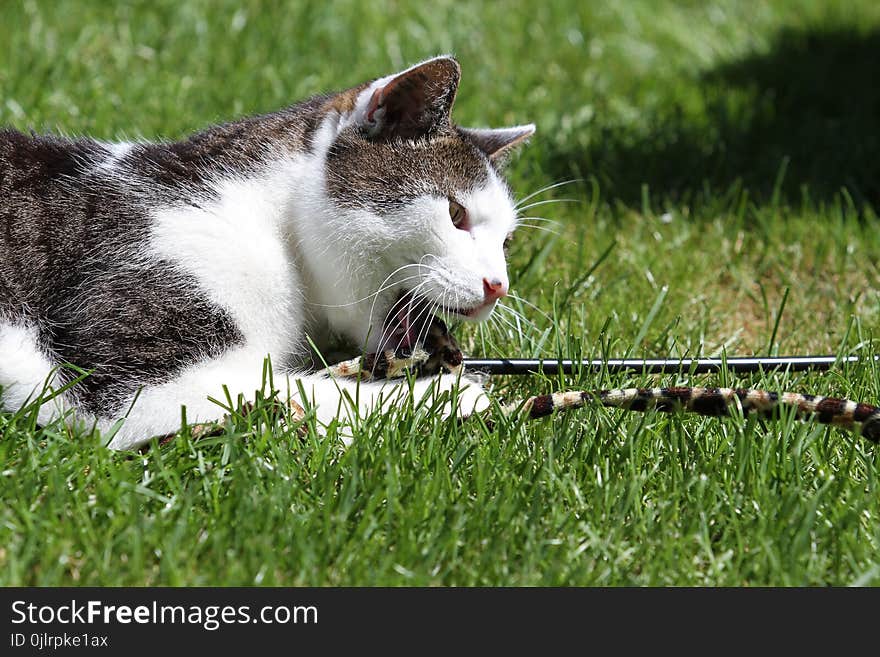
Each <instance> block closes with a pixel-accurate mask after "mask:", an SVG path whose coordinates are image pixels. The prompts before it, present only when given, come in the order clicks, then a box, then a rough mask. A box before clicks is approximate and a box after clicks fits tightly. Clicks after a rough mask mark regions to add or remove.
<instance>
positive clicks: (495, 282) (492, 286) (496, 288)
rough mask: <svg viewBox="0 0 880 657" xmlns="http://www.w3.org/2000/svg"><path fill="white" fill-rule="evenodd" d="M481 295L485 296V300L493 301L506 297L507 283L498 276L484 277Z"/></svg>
mask: <svg viewBox="0 0 880 657" xmlns="http://www.w3.org/2000/svg"><path fill="white" fill-rule="evenodd" d="M483 295H484V296H485V298H486V301H495V299H500V298H501V297H506V296H507V283H505V282H504V281H502V280H501V279H500V278H484V279H483Z"/></svg>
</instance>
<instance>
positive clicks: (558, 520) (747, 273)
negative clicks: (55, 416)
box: [0, 0, 880, 585]
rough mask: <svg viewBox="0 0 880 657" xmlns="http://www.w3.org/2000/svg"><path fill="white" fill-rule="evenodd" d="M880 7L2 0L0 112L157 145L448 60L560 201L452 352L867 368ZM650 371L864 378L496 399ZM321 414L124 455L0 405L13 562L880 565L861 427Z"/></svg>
mask: <svg viewBox="0 0 880 657" xmlns="http://www.w3.org/2000/svg"><path fill="white" fill-rule="evenodd" d="M878 6H880V5H877V4H876V3H874V2H868V1H861V2H851V3H837V2H831V1H830V0H829V1H826V2H814V3H802V2H786V1H783V0H776V1H774V2H768V3H739V2H732V1H731V2H715V3H700V2H694V3H688V2H682V3H657V2H649V1H647V0H646V1H644V2H638V1H637V2H627V3H584V2H555V3H545V4H544V5H534V6H531V7H529V8H528V10H526V9H525V8H523V9H522V10H512V9H511V8H510V7H509V6H507V5H505V3H485V4H483V3H480V4H473V5H466V4H463V3H459V2H439V3H432V4H431V5H430V7H429V6H428V5H423V4H420V3H408V2H388V3H385V2H374V3H370V4H368V5H364V4H363V3H354V2H340V3H332V5H331V4H330V3H327V4H326V5H324V4H320V3H291V4H281V3H277V4H276V3H239V2H228V3H223V2H187V3H177V2H164V3H152V2H151V3H127V4H122V5H117V4H114V3H79V2H69V3H65V2H59V3H54V2H46V3H34V2H26V3H24V4H23V5H21V6H18V5H12V4H11V3H10V4H7V5H4V6H3V8H2V9H0V18H2V20H0V40H2V41H3V42H4V43H6V44H8V47H7V48H5V49H2V50H0V89H2V94H0V122H2V123H11V124H12V125H14V126H16V127H18V128H20V129H27V128H29V127H34V128H36V129H40V130H43V129H55V130H59V131H62V132H64V133H69V134H82V133H89V134H92V135H94V136H96V137H99V138H103V139H111V138H114V137H119V136H126V137H129V138H131V137H144V138H156V137H167V138H175V137H178V136H181V135H183V134H186V133H188V132H190V131H193V130H195V129H198V128H199V127H201V126H204V125H206V124H208V123H212V122H215V121H218V120H225V119H229V118H233V117H235V116H238V115H241V114H243V113H252V112H257V111H268V110H271V109H274V108H277V107H280V106H283V105H284V104H287V103H290V102H292V101H294V100H297V99H299V98H302V97H304V96H306V95H308V94H311V93H315V92H319V91H326V90H328V89H334V88H341V87H345V86H349V85H353V84H356V83H358V82H360V81H361V80H363V79H367V78H370V77H374V76H378V75H381V74H386V73H388V72H389V71H392V70H395V69H396V68H402V67H404V66H406V65H408V64H410V63H412V62H414V61H418V60H420V59H423V58H425V57H428V56H430V55H433V54H436V53H439V52H454V53H455V54H456V55H457V56H458V57H459V59H460V60H461V63H462V67H463V71H464V73H463V76H464V77H463V80H462V88H461V91H460V93H459V96H458V102H457V106H456V118H457V120H459V121H460V122H462V123H464V124H468V125H503V124H514V123H524V122H528V121H534V122H535V123H537V125H538V133H537V135H536V136H535V138H534V139H533V141H532V143H531V144H530V145H529V146H527V147H526V148H525V149H523V151H522V153H521V154H520V155H519V156H517V157H516V158H515V159H514V161H513V162H512V163H511V166H510V169H509V173H510V180H511V184H512V187H513V189H514V192H515V194H516V196H517V198H524V197H526V196H528V195H529V194H531V193H532V192H535V191H537V190H539V189H541V188H542V187H545V186H549V185H553V184H555V183H560V182H563V181H568V180H573V182H571V183H570V184H566V185H560V186H558V187H555V188H552V189H548V190H546V191H544V192H542V193H540V194H538V195H536V196H535V197H533V198H532V199H530V200H529V201H527V202H526V203H533V202H535V203H538V202H542V201H551V200H552V201H565V202H558V203H546V204H543V205H535V206H534V207H531V208H529V209H528V210H526V211H525V212H524V214H525V215H526V216H530V217H536V219H528V220H525V221H524V223H527V224H531V225H532V226H534V227H524V228H523V229H521V230H520V232H519V233H518V234H517V236H516V239H515V241H514V243H513V245H512V249H511V274H512V278H513V281H514V292H515V293H516V294H517V295H518V297H519V298H511V299H508V300H506V304H507V305H508V306H509V307H510V309H511V310H509V311H501V312H499V314H498V319H497V320H496V321H493V322H492V323H491V324H488V325H484V326H483V327H482V328H476V327H472V326H462V327H459V328H458V331H459V335H460V336H461V340H462V342H463V344H465V345H466V347H467V349H468V351H469V352H470V353H471V354H473V355H480V356H486V357H493V356H504V355H506V356H522V357H534V356H547V357H555V356H560V357H572V358H580V357H585V358H588V357H589V358H599V357H612V356H613V357H622V356H634V357H638V356H652V357H660V356H664V357H665V356H669V357H679V356H711V355H721V354H725V353H726V354H728V355H733V354H777V353H778V354H784V353H802V354H803V353H819V352H828V353H847V354H857V355H860V356H865V357H866V358H867V357H870V356H873V355H875V354H877V353H880V350H878V347H877V332H878V326H880V317H878V313H880V293H878V291H880V271H878V266H877V263H878V262H880V236H878V234H877V231H876V221H877V216H876V213H875V210H874V208H875V207H877V202H878V199H880V194H878V187H877V181H878V180H880V171H878V165H877V158H876V153H877V152H878V150H877V148H875V146H876V144H877V141H876V140H877V139H878V134H880V130H878V129H877V128H878V126H877V121H878V119H877V116H880V113H878V112H876V111H874V110H876V109H877V107H878V105H877V104H876V103H877V98H878V95H877V94H878V91H877V90H876V88H875V86H871V84H870V83H869V82H868V80H869V79H870V75H871V73H870V72H869V71H870V70H872V69H871V67H872V66H873V64H872V62H873V61H875V60H876V49H875V48H874V44H875V43H876V39H877V37H876V35H877V33H878V28H880V10H878ZM524 7H525V6H524ZM867 53H872V54H873V55H874V58H873V59H871V57H870V56H867ZM801 60H803V62H802V65H801V66H800V67H799V66H798V63H799V62H800V61H801ZM817 62H825V63H826V65H827V69H823V68H822V67H821V66H819V65H818V64H817ZM835 66H836V67H838V68H833V67H835ZM773 71H784V75H783V74H779V73H773ZM816 76H819V78H820V79H819V78H817V77H816ZM862 78H864V80H865V81H864V84H862V85H861V86H858V87H857V89H858V92H859V102H855V101H852V102H850V101H847V100H844V98H845V97H846V96H847V95H851V94H852V91H853V89H854V88H856V87H853V84H854V83H853V80H856V81H857V80H859V79H862ZM817 79H818V81H816V80H817ZM835 80H838V81H839V83H838V84H837V85H836V86H835ZM844 87H846V88H845V89H844ZM835 94H837V96H835ZM838 96H839V98H840V99H841V100H840V102H839V103H837V104H835V103H834V102H833V100H834V98H835V97H838ZM872 149H873V150H872ZM542 219H548V220H550V222H547V221H542ZM783 300H784V303H783ZM655 383H659V384H673V383H677V384H696V385H699V384H710V385H711V384H718V385H737V386H754V387H765V388H768V389H771V390H781V389H789V390H795V391H801V392H813V393H819V394H827V395H834V396H843V397H850V398H853V399H858V400H864V401H868V402H877V401H878V400H880V383H878V376H877V370H876V366H875V365H872V364H865V365H857V366H855V365H854V366H847V367H843V368H838V369H835V370H834V371H832V372H828V373H825V374H786V373H766V374H755V375H748V376H735V375H733V374H731V373H725V374H721V375H714V376H701V377H688V376H678V375H669V376H664V377H648V376H627V375H615V376H610V375H608V374H591V373H586V372H585V373H582V374H581V375H578V376H572V377H553V378H545V377H529V378H518V379H513V378H507V379H498V380H497V381H495V382H494V387H493V390H494V391H495V394H496V395H497V397H498V398H499V399H503V400H505V401H511V400H516V399H520V398H523V397H526V396H528V395H531V394H535V393H538V392H547V391H550V390H556V389H561V388H564V387H568V388H604V387H616V386H622V385H637V384H655ZM336 431H337V428H336V427H331V428H330V429H329V430H328V431H327V432H326V433H327V435H321V433H320V432H318V431H316V428H315V427H314V426H311V427H310V429H309V431H308V433H307V435H306V436H305V437H301V436H300V435H299V434H297V433H296V432H295V431H294V430H293V428H292V427H287V428H285V427H284V426H282V425H281V424H278V423H277V422H276V419H275V418H274V416H273V415H272V413H271V409H270V408H268V407H263V406H261V405H259V404H258V405H257V408H256V409H254V411H253V412H252V413H250V414H249V415H247V416H244V415H241V414H236V415H234V416H233V417H232V419H230V420H229V421H228V423H227V425H226V427H225V432H224V433H223V435H220V436H215V437H212V438H206V439H202V440H200V441H192V440H190V439H189V438H188V437H187V435H186V434H185V433H184V435H183V436H181V437H179V438H177V439H176V440H175V441H174V442H173V443H172V444H170V445H168V446H165V447H162V448H159V447H158V446H155V445H154V446H153V447H152V448H151V449H150V450H149V451H148V452H147V453H146V454H144V455H136V454H118V453H113V452H109V451H107V450H105V449H103V448H102V447H101V444H102V443H101V440H102V439H101V437H99V436H96V435H92V434H91V433H90V432H89V431H87V430H86V429H82V430H80V431H77V432H71V431H70V430H68V429H66V428H64V427H63V426H61V425H52V426H49V427H45V428H37V426H36V422H35V416H34V415H33V413H29V412H24V413H20V414H16V415H11V414H2V415H0V433H2V436H3V438H2V440H0V499H2V500H3V504H2V505H0V583H2V584H47V585H48V584H83V585H85V584H93V585H109V584H181V585H196V584H206V585H209V584H215V585H223V584H229V585H232V584H241V585H250V584H262V585H270V584H275V585H286V584H339V585H359V584H367V585H370V584H395V585H397V584H451V585H472V584H490V585H502V584H510V585H522V584H528V585H532V584H550V585H553V584H560V585H620V584H650V585H664V584H712V585H715V584H721V585H762V584H772V585H788V584H838V585H843V584H878V583H880V502H878V495H877V493H878V464H877V457H876V448H874V447H872V446H871V445H869V444H867V443H865V442H863V441H861V440H859V439H857V438H854V437H851V436H849V435H848V434H845V433H842V432H840V431H838V430H836V429H829V428H826V427H822V426H819V425H814V424H802V423H799V422H795V421H793V420H792V419H791V418H783V420H781V421H780V422H776V423H772V424H768V423H762V422H758V421H755V420H753V419H745V420H742V419H740V420H736V419H726V420H721V419H703V418H695V417H692V416H684V415H673V416H667V415H662V414H655V413H648V414H635V413H633V414H627V413H623V412H620V411H616V410H609V409H603V408H597V407H590V408H587V409H583V410H582V411H578V412H577V413H572V414H570V415H567V416H565V417H558V418H554V419H549V420H543V421H539V422H535V423H521V422H516V421H501V422H499V424H498V426H497V427H496V429H495V431H494V432H490V431H488V430H487V429H486V427H485V426H484V425H483V424H481V423H480V422H479V421H473V422H469V423H466V424H463V425H458V424H456V423H454V422H445V421H442V420H440V419H437V418H434V417H430V416H425V414H423V413H422V414H420V413H414V412H412V411H410V410H407V409H401V410H399V411H395V412H394V413H392V414H390V415H384V416H374V417H371V418H368V419H367V420H365V423H364V424H363V426H361V427H360V428H359V429H358V438H357V439H356V440H355V442H354V444H353V445H352V446H351V447H349V448H348V449H343V448H342V446H341V443H340V441H339V440H338V436H337V434H336Z"/></svg>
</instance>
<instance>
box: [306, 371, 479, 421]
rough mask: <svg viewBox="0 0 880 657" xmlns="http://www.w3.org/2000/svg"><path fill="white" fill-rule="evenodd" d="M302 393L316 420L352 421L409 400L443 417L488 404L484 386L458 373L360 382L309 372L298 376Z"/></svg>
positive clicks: (462, 414)
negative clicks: (312, 409) (307, 374)
mask: <svg viewBox="0 0 880 657" xmlns="http://www.w3.org/2000/svg"><path fill="white" fill-rule="evenodd" d="M299 381H300V383H301V384H302V386H303V390H304V391H305V394H306V399H305V401H304V402H303V405H304V406H306V407H309V408H314V410H315V414H316V416H317V419H318V421H319V422H320V423H322V424H324V425H327V424H329V423H330V422H332V421H333V420H334V419H335V420H344V421H348V422H349V423H356V420H357V418H363V417H366V416H367V415H369V414H371V413H388V412H392V411H393V409H394V408H397V407H400V406H402V405H405V404H408V403H409V402H412V403H413V405H414V406H418V407H421V408H423V409H425V410H431V411H433V412H436V413H438V414H440V415H441V416H443V417H450V416H453V415H455V416H458V417H462V418H463V417H468V416H470V415H472V414H474V413H480V412H482V411H484V410H486V409H487V408H489V406H490V401H489V398H488V396H487V394H486V391H485V389H484V388H483V386H482V385H481V383H480V382H479V381H477V380H476V379H475V378H472V377H469V376H465V375H458V374H440V375H435V376H431V377H421V378H418V379H414V380H409V379H407V378H397V379H386V380H373V381H361V380H356V379H354V378H346V377H332V376H330V377H328V376H324V375H309V376H306V377H301V378H300V379H299Z"/></svg>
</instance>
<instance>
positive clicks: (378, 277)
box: [324, 57, 535, 348]
mask: <svg viewBox="0 0 880 657" xmlns="http://www.w3.org/2000/svg"><path fill="white" fill-rule="evenodd" d="M459 78H460V68H459V65H458V62H456V61H455V60H454V59H453V58H451V57H438V58H435V59H431V60H428V61H426V62H423V63H421V64H418V65H416V66H414V67H412V68H409V69H407V70H405V71H403V72H400V73H397V74H394V75H391V76H388V77H384V78H381V79H379V80H375V81H373V82H371V83H367V84H364V85H361V86H359V87H356V88H354V89H351V90H349V91H347V92H343V93H342V94H340V95H338V96H337V97H335V98H334V99H333V100H332V103H333V104H334V105H335V107H336V117H337V118H336V124H335V126H334V134H333V135H332V142H331V143H330V144H329V147H328V148H327V150H326V156H325V159H324V173H325V186H326V194H327V198H328V200H329V202H330V203H331V204H332V205H333V206H334V208H333V211H334V214H335V216H336V217H337V218H339V219H341V220H342V222H343V223H344V226H345V233H346V239H345V241H344V243H345V244H346V245H347V246H346V247H345V248H347V249H350V251H351V252H350V253H349V254H348V256H349V257H348V260H350V261H351V260H358V261H360V263H361V264H360V266H358V265H355V268H354V269H355V271H354V272H353V273H352V272H351V271H350V270H349V271H345V272H340V274H341V275H353V276H355V277H359V279H360V280H359V281H357V282H356V284H357V288H358V289H352V290H351V292H352V294H355V295H359V294H364V293H365V294H373V293H376V292H378V294H376V296H375V297H374V300H375V303H370V304H369V305H370V307H371V315H372V316H371V318H370V321H369V324H370V325H371V327H370V331H371V332H372V336H371V337H370V339H369V343H370V345H369V346H371V347H372V348H385V347H388V346H390V347H396V346H401V345H403V346H408V345H409V344H410V343H411V342H413V341H415V340H416V339H417V338H418V337H419V333H420V332H421V331H422V330H423V327H424V325H425V323H426V321H427V320H428V319H429V318H430V317H431V316H432V314H433V313H434V312H443V313H445V314H447V315H452V316H457V317H460V318H464V319H468V320H476V321H480V320H484V319H486V318H487V317H488V316H489V315H490V314H491V313H492V310H493V309H494V308H495V305H496V303H497V301H498V300H499V299H500V298H502V297H504V296H505V295H506V294H507V292H508V288H509V279H508V273H507V264H506V258H505V245H506V242H507V240H508V239H509V237H510V234H511V233H512V232H513V230H514V229H515V228H516V222H517V218H516V209H515V207H514V202H513V199H512V197H511V193H510V190H509V189H508V187H507V185H506V183H505V182H504V180H503V178H502V176H501V172H500V165H501V162H502V161H503V159H504V157H505V156H506V155H507V153H508V151H509V149H511V148H512V147H513V146H515V145H517V144H519V143H521V142H523V141H524V140H525V139H527V138H528V137H529V136H531V135H532V134H533V133H534V131H535V127H534V126H533V125H522V126H516V127H512V128H502V129H472V128H462V127H459V126H456V125H455V124H454V123H453V122H452V120H451V116H450V114H451V111H452V105H453V102H454V100H455V96H456V92H457V90H458V82H459ZM341 243H342V241H340V242H337V244H341ZM353 337H354V336H353ZM383 343H384V344H383Z"/></svg>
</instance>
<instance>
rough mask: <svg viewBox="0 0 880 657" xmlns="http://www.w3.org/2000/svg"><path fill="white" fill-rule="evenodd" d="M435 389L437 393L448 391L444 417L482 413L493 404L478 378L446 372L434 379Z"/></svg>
mask: <svg viewBox="0 0 880 657" xmlns="http://www.w3.org/2000/svg"><path fill="white" fill-rule="evenodd" d="M434 383H435V385H434V388H433V391H434V392H435V393H436V394H438V395H439V394H440V393H444V392H445V393H447V398H446V402H445V404H444V405H443V409H442V413H443V417H450V416H453V415H454V416H457V417H460V418H466V417H469V416H471V415H474V414H477V413H482V412H483V411H485V410H486V409H488V408H489V407H490V406H491V402H490V401H489V397H488V395H487V393H486V389H485V388H484V387H483V385H482V384H481V383H480V381H478V380H477V379H476V378H473V377H470V376H458V375H456V374H444V375H442V376H439V377H436V378H435V379H434Z"/></svg>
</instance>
